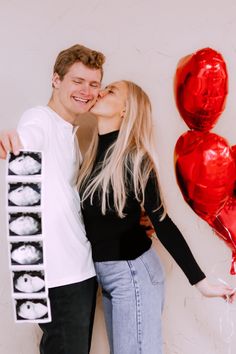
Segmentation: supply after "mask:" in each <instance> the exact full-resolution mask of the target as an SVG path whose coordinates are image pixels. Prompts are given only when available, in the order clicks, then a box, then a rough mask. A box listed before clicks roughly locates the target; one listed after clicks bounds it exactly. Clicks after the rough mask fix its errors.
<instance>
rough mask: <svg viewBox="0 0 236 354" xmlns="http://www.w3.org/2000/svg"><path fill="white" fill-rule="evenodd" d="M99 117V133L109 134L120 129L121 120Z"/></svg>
mask: <svg viewBox="0 0 236 354" xmlns="http://www.w3.org/2000/svg"><path fill="white" fill-rule="evenodd" d="M97 119H98V133H99V135H103V134H108V133H111V132H113V131H115V130H119V129H120V121H119V122H118V121H117V120H116V119H113V118H107V119H104V118H103V117H97Z"/></svg>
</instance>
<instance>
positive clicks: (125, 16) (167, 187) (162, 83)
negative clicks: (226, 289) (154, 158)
mask: <svg viewBox="0 0 236 354" xmlns="http://www.w3.org/2000/svg"><path fill="white" fill-rule="evenodd" d="M235 14H236V2H235V1H234V0H224V1H222V0H198V1H191V0H178V1H174V0H173V1H171V0H120V1H114V0H113V1H112V0H87V1H82V0H67V1H62V0H51V1H36V0H21V1H17V0H11V1H4V0H0V84H1V105H0V120H1V125H0V128H1V129H3V128H7V127H14V126H15V125H16V122H17V120H18V118H19V115H20V114H21V113H22V112H23V111H24V110H25V109H26V108H28V107H30V106H34V105H37V104H44V103H46V102H47V99H48V98H49V94H50V76H51V71H52V66H53V63H54V59H55V57H56V55H57V53H58V52H59V51H60V50H61V49H64V48H66V47H68V46H70V45H72V44H74V43H83V44H85V45H87V46H90V47H93V48H95V49H98V50H101V51H103V52H104V53H105V54H106V56H107V63H106V68H105V69H106V75H105V78H104V81H105V83H106V82H109V81H113V80H117V79H121V78H125V79H131V80H134V81H136V82H137V83H139V84H140V85H141V86H142V87H143V88H144V89H146V91H147V92H148V93H149V95H150V97H151V99H152V102H153V110H154V114H155V119H156V126H157V131H158V138H159V150H158V153H159V156H160V174H161V180H162V185H163V190H164V194H165V197H166V202H167V206H168V211H169V213H170V215H171V217H172V218H173V219H174V221H175V222H176V223H177V225H178V226H179V228H180V229H181V231H182V232H183V233H184V235H185V237H186V238H187V240H188V242H189V244H190V245H191V247H192V250H193V252H194V254H195V256H196V258H197V260H198V261H199V263H200V265H201V266H202V268H203V270H204V271H205V272H206V273H207V275H208V276H209V277H210V278H211V279H212V280H215V281H216V279H217V278H218V277H221V278H223V279H225V280H226V281H231V283H232V284H234V285H235V279H234V278H233V277H231V278H232V279H230V276H229V267H230V260H231V255H230V251H229V250H228V249H227V247H226V246H225V245H224V244H223V242H222V241H220V240H219V239H218V238H217V237H216V236H215V235H213V232H212V231H211V230H210V228H209V227H208V225H207V224H206V223H204V222H203V221H202V220H200V219H199V218H198V217H197V216H196V215H195V214H194V213H193V212H192V210H191V209H190V208H189V207H188V205H186V204H185V202H184V201H183V199H182V196H181V194H180V191H179V189H178V187H177V185H176V181H175V176H174V169H173V149H174V145H175V143H176V141H177V139H178V137H179V136H180V135H181V134H182V133H183V132H184V131H186V130H187V127H186V125H185V123H184V122H183V121H182V120H181V118H180V117H179V114H178V112H177V110H176V106H175V103H174V98H173V90H172V84H173V76H174V72H175V68H176V64H177V62H178V60H179V59H180V58H181V57H183V56H184V55H186V54H189V53H191V52H193V51H195V50H197V49H200V48H203V47H206V46H211V47H212V48H215V49H217V50H218V51H220V52H221V53H222V54H223V56H224V58H225V60H226V61H227V65H228V71H229V80H230V81H229V82H230V91H229V96H228V101H227V107H226V110H225V112H224V114H223V115H222V117H221V119H220V121H219V123H218V124H217V126H216V128H215V129H214V131H216V132H217V133H218V134H221V135H223V136H224V137H226V138H228V140H229V141H230V143H232V144H235V143H236V134H235V131H236V119H235V118H236V99H235V97H236V36H235V33H236V17H235V16H236V15H235ZM0 179H1V183H0V194H1V200H2V202H1V206H0V214H1V215H0V217H1V219H0V225H1V230H0V240H1V244H0V326H1V330H0V354H9V353H10V354H36V353H38V351H37V345H38V342H39V339H40V332H39V331H38V329H37V327H36V326H32V325H28V324H27V325H16V324H14V322H13V314H12V308H11V304H10V281H9V271H8V259H7V243H6V235H5V226H4V225H5V219H4V217H5V207H4V203H3V199H4V185H3V184H4V163H3V162H1V163H0ZM157 248H158V252H159V253H160V255H161V257H162V259H163V262H164V265H165V268H166V278H167V280H166V305H165V311H164V316H163V330H164V348H165V354H189V353H191V354H199V353H203V354H226V353H227V354H229V353H230V348H234V347H235V344H236V338H235V335H234V336H233V337H232V338H228V336H227V333H229V332H230V333H231V332H232V333H233V334H235V333H234V332H236V323H235V321H236V320H235V312H236V307H235V306H236V305H233V306H231V307H230V309H228V307H227V304H226V303H224V302H223V300H218V299H216V300H215V299H214V300H208V299H205V298H202V297H201V296H200V295H199V294H198V293H197V291H196V290H195V288H193V287H191V286H190V285H189V284H188V281H187V280H186V278H185V276H184V275H183V273H182V272H181V271H180V270H179V269H178V268H177V266H176V265H175V263H174V262H173V261H172V259H171V258H170V257H169V255H168V254H167V253H166V251H165V250H164V249H163V248H162V247H161V246H160V245H157ZM228 310H229V311H228ZM229 316H232V323H231V322H230V321H229ZM221 324H222V326H221ZM221 328H222V330H221ZM234 350H235V349H234ZM234 350H233V349H232V353H233V352H234ZM91 353H92V354H107V353H108V347H107V342H106V337H105V331H104V323H103V317H102V310H101V306H100V305H99V306H98V310H97V317H96V324H95V330H94V340H93V345H92V351H91Z"/></svg>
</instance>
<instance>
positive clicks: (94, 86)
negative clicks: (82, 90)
mask: <svg viewBox="0 0 236 354" xmlns="http://www.w3.org/2000/svg"><path fill="white" fill-rule="evenodd" d="M90 86H91V87H93V88H99V87H100V86H99V85H98V84H91V85H90Z"/></svg>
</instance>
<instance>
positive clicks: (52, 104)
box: [48, 97, 79, 126]
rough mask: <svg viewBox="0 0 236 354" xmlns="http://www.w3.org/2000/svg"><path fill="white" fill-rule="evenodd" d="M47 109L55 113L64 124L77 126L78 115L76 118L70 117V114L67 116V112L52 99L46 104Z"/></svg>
mask: <svg viewBox="0 0 236 354" xmlns="http://www.w3.org/2000/svg"><path fill="white" fill-rule="evenodd" d="M48 107H50V108H51V109H52V110H53V111H54V112H55V113H57V114H58V115H59V116H60V117H61V118H62V119H64V120H65V121H66V122H68V123H70V124H72V125H74V126H75V125H77V121H78V117H79V114H78V115H77V116H72V115H71V114H69V112H67V111H66V109H64V107H63V106H61V105H60V104H58V103H57V102H56V101H55V99H54V98H53V97H51V98H50V100H49V102H48Z"/></svg>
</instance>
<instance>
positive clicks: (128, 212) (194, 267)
mask: <svg viewBox="0 0 236 354" xmlns="http://www.w3.org/2000/svg"><path fill="white" fill-rule="evenodd" d="M118 133H119V132H118V131H114V132H111V133H108V134H104V135H99V143H98V150H97V157H96V160H95V163H94V167H93V171H92V173H91V175H90V178H93V177H94V173H96V172H95V171H98V170H99V166H100V165H101V164H102V161H103V159H104V156H105V153H106V151H107V149H108V148H109V147H110V146H111V144H113V143H114V142H115V140H116V139H117V136H118ZM90 178H89V180H90ZM128 185H131V184H130V183H129V184H128ZM130 189H131V188H130ZM112 202H113V196H112V192H111V193H110V195H109V206H110V209H108V211H107V212H106V214H105V215H103V214H102V211H101V203H100V198H99V194H98V193H95V195H94V199H93V203H92V204H91V203H90V198H87V199H86V200H85V201H84V202H83V205H82V213H83V217H84V224H85V229H86V234H87V237H88V239H89V241H90V242H91V245H92V255H93V260H94V261H95V262H100V261H113V260H131V259H135V258H136V257H139V256H140V255H141V254H142V253H144V252H145V251H147V250H148V249H149V248H150V247H151V244H152V241H151V239H150V238H148V237H147V236H146V232H145V230H144V228H143V227H142V226H141V225H140V215H141V206H140V203H139V202H138V201H137V199H136V198H135V195H134V192H133V190H129V191H127V200H126V205H125V209H124V214H125V217H124V218H120V217H119V216H118V215H117V213H116V212H115V209H114V208H113V209H112V205H114V203H113V204H112ZM159 205H160V196H159V191H158V186H157V182H156V178H155V177H154V175H150V176H149V179H148V182H147V185H146V189H145V203H144V209H145V211H146V213H147V215H148V216H149V218H150V220H151V222H152V224H153V226H154V229H155V232H156V234H157V237H158V238H159V240H160V241H161V243H162V244H163V245H164V247H165V248H166V249H167V251H168V252H169V253H170V254H171V256H172V257H173V258H174V259H175V261H176V262H177V264H178V265H179V266H180V268H181V269H182V270H183V272H184V273H185V275H186V276H187V278H188V280H189V282H190V283H191V284H192V285H193V284H196V283H197V282H199V281H200V280H202V279H204V278H205V275H204V273H203V272H202V271H201V269H200V268H199V266H198V264H197V262H196V261H195V259H194V257H193V255H192V253H191V250H190V249H189V247H188V245H187V243H186V241H185V239H184V237H183V236H182V234H181V233H180V231H179V230H178V228H177V227H176V226H175V224H174V223H173V222H172V220H171V219H170V218H169V217H168V216H167V215H166V216H165V218H164V220H162V221H160V220H159V219H160V216H161V215H162V213H163V209H162V208H160V209H158V210H156V209H157V208H158V206H159Z"/></svg>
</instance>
